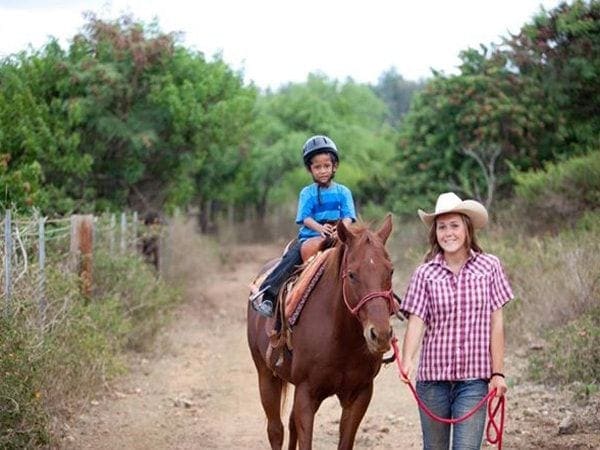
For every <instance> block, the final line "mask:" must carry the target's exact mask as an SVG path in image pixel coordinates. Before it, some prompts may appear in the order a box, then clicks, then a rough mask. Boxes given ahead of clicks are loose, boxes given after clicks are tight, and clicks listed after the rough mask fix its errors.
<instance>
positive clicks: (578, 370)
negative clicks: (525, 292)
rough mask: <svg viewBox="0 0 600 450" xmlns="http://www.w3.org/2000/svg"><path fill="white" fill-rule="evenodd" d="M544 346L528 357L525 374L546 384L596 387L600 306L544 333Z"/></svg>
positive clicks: (598, 381)
mask: <svg viewBox="0 0 600 450" xmlns="http://www.w3.org/2000/svg"><path fill="white" fill-rule="evenodd" d="M544 337H545V339H546V345H545V346H544V348H543V349H542V350H541V351H539V352H537V353H534V354H533V355H532V356H531V357H530V360H529V362H530V365H529V373H530V375H531V377H532V378H533V379H534V380H537V381H542V382H544V383H548V384H567V383H573V382H579V383H584V384H586V385H589V386H594V385H596V386H598V385H599V384H600V378H599V375H598V374H600V353H599V352H598V346H600V307H598V306H596V307H595V308H594V309H592V310H591V311H590V312H589V313H588V314H584V315H582V316H581V317H578V318H577V319H576V320H573V321H572V322H569V323H568V324H566V325H564V326H561V327H559V328H556V329H553V330H548V331H547V332H546V333H545V336H544Z"/></svg>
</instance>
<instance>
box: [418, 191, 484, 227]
mask: <svg viewBox="0 0 600 450" xmlns="http://www.w3.org/2000/svg"><path fill="white" fill-rule="evenodd" d="M448 213H461V214H464V215H466V216H468V217H469V218H470V219H471V222H472V223H473V228H483V227H485V225H486V224H487V221H488V213H487V210H486V209H485V206H483V205H482V204H481V203H479V202H476V201H475V200H461V199H460V197H459V196H458V195H456V194H455V193H454V192H446V193H444V194H441V195H440V196H439V197H438V199H437V202H436V203H435V212H432V213H426V212H425V211H423V210H422V209H419V217H420V218H421V220H422V221H423V223H424V224H425V225H427V226H431V224H432V223H433V221H434V219H435V218H436V217H437V216H439V215H441V214H448Z"/></svg>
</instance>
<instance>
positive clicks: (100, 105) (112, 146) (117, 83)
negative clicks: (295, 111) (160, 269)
mask: <svg viewBox="0 0 600 450" xmlns="http://www.w3.org/2000/svg"><path fill="white" fill-rule="evenodd" d="M87 19H88V22H87V23H86V25H85V27H84V30H83V31H82V33H80V34H78V35H77V36H75V37H74V38H73V40H72V44H71V46H70V48H69V49H68V51H64V50H62V49H61V48H60V47H59V45H58V43H57V42H55V41H50V42H49V43H48V44H47V45H46V46H45V47H44V48H43V49H42V50H40V51H38V52H33V53H31V54H27V53H25V52H23V53H21V54H19V55H17V56H15V57H12V58H6V59H4V60H2V61H0V87H1V89H0V122H2V124H3V129H2V130H1V131H0V182H1V183H2V186H6V188H5V192H3V193H2V197H0V206H4V207H7V206H10V205H14V206H15V207H16V208H18V209H28V208H30V207H32V206H34V207H37V208H38V209H40V210H42V211H43V212H44V213H53V212H57V213H61V214H62V213H68V212H73V211H78V212H81V211H90V210H91V211H93V210H96V211H101V210H105V209H118V208H124V207H132V208H140V209H142V208H143V209H146V208H148V207H155V208H157V209H160V208H166V209H169V208H170V209H172V208H174V207H176V206H184V205H187V204H189V203H192V201H193V200H194V199H197V198H198V197H201V198H205V197H218V196H220V195H223V194H222V192H223V191H222V190H220V189H217V188H216V187H215V186H218V185H219V183H221V185H222V184H223V183H224V182H225V183H228V182H231V181H232V180H233V178H234V177H235V172H236V170H237V168H238V167H239V165H240V164H241V161H242V160H243V159H244V158H245V151H246V150H245V149H246V148H248V147H249V146H250V145H249V137H248V136H249V135H251V133H249V126H250V124H251V123H252V108H253V104H254V99H255V95H256V91H255V89H254V88H252V87H244V86H243V83H242V78H241V75H240V74H237V73H235V72H234V71H232V70H231V69H230V68H229V67H228V66H227V65H226V64H225V63H224V62H223V61H221V60H219V59H215V60H214V61H206V60H205V58H204V56H203V55H202V54H201V53H197V52H192V51H190V50H187V49H185V48H183V47H180V46H178V45H177V36H176V35H174V34H165V33H162V32H161V31H160V30H159V28H158V25H157V24H150V25H143V24H141V23H139V22H135V21H134V20H133V19H132V18H131V17H128V16H123V17H121V18H119V19H117V20H114V21H103V20H100V19H98V18H97V17H96V16H95V15H93V14H89V15H88V17H87Z"/></svg>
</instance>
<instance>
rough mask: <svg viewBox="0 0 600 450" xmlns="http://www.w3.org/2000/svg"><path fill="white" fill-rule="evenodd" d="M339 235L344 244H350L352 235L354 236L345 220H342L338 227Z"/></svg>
mask: <svg viewBox="0 0 600 450" xmlns="http://www.w3.org/2000/svg"><path fill="white" fill-rule="evenodd" d="M336 231H337V236H338V239H339V240H340V241H342V242H343V243H344V244H348V243H349V242H350V240H351V239H352V237H353V236H354V235H353V234H352V232H351V231H350V230H349V229H348V228H347V227H346V224H345V223H344V221H343V220H340V221H339V222H338V224H337V227H336Z"/></svg>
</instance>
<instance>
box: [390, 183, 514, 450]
mask: <svg viewBox="0 0 600 450" xmlns="http://www.w3.org/2000/svg"><path fill="white" fill-rule="evenodd" d="M419 217H420V218H421V220H422V221H423V223H424V224H425V225H426V226H428V227H429V244H430V248H429V251H428V253H427V255H426V256H425V262H424V264H422V265H421V266H419V267H418V268H417V269H416V270H415V272H414V273H413V275H412V277H411V280H410V283H409V286H408V289H407V292H406V295H405V296H404V299H403V301H402V310H403V311H404V313H405V314H407V315H408V316H409V319H408V325H407V329H406V333H405V336H404V342H403V345H402V362H403V366H404V371H405V373H406V374H407V375H408V379H410V377H411V374H412V372H413V369H414V363H413V361H414V359H415V356H416V354H417V350H418V349H419V345H420V344H421V341H422V348H421V352H420V359H419V365H418V370H417V377H416V379H417V386H416V389H417V393H418V395H419V397H420V398H421V399H422V401H423V402H424V403H425V405H426V406H427V408H429V409H430V410H431V411H432V412H433V413H434V414H436V415H438V416H440V417H444V418H458V417H461V416H463V415H464V414H466V413H467V412H469V411H470V410H471V409H472V408H473V407H474V406H475V405H476V404H477V403H478V402H479V401H480V400H481V399H482V398H483V397H485V396H486V395H487V393H488V391H490V390H492V389H497V393H496V395H497V396H502V395H504V393H505V392H506V389H507V387H506V382H505V379H504V374H503V370H504V325H503V318H502V306H504V305H505V304H506V303H507V302H508V301H509V300H511V299H512V298H513V293H512V290H511V287H510V284H509V282H508V280H507V278H506V275H505V273H504V270H503V268H502V264H501V263H500V260H499V259H498V258H497V257H496V256H494V255H491V254H488V253H484V252H483V251H482V250H481V248H480V247H479V245H478V244H477V239H476V237H475V229H481V228H483V227H485V225H486V224H487V221H488V213H487V211H486V209H485V207H484V206H483V205H482V204H480V203H479V202H476V201H474V200H465V201H462V200H461V199H460V198H459V197H458V196H457V195H456V194H454V193H452V192H448V193H444V194H441V195H440V196H439V197H438V199H437V202H436V206H435V212H433V213H429V214H428V213H425V212H424V211H422V210H419ZM408 379H406V380H404V381H408ZM420 414H421V428H422V432H423V448H424V449H427V450H429V449H444V450H447V449H448V448H450V444H452V447H451V448H453V449H461V450H462V449H479V448H481V441H482V437H483V430H484V427H485V408H481V409H479V411H478V412H477V413H476V414H475V415H473V416H471V418H469V419H468V420H466V421H465V422H462V423H459V424H456V425H453V426H452V425H448V424H444V423H439V422H437V421H434V420H432V419H431V418H429V417H428V416H427V415H426V414H425V413H424V412H423V411H420ZM451 428H452V442H450V437H451V433H450V431H451Z"/></svg>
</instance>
